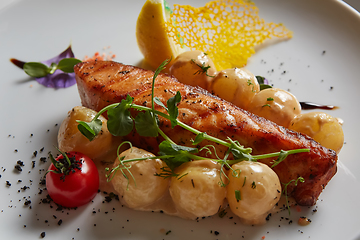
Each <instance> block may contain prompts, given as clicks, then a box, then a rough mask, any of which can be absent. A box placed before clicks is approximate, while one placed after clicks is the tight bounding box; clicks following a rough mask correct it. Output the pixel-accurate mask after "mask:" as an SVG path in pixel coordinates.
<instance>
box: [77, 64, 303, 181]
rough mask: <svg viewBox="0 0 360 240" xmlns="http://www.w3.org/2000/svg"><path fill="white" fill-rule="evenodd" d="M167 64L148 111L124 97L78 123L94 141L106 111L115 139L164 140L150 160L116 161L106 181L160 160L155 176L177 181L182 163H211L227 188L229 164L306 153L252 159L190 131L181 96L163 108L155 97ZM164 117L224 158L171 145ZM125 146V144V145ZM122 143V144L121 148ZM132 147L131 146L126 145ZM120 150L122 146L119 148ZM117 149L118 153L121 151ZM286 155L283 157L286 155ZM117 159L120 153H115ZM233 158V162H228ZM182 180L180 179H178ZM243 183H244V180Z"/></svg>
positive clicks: (238, 148) (231, 144)
mask: <svg viewBox="0 0 360 240" xmlns="http://www.w3.org/2000/svg"><path fill="white" fill-rule="evenodd" d="M168 62H169V60H166V61H164V62H163V63H162V64H161V65H160V67H159V68H158V69H157V70H156V71H155V74H154V77H153V81H152V102H151V108H149V107H146V106H142V105H137V104H134V103H133V98H132V97H131V96H129V95H128V96H127V97H126V99H123V100H122V101H121V102H120V103H115V104H111V105H109V106H107V107H105V108H103V109H102V110H100V111H99V112H98V113H97V114H96V116H95V117H94V118H93V120H92V121H90V122H84V121H78V123H79V125H78V129H79V131H80V132H81V133H82V134H83V135H84V136H85V137H87V138H88V139H89V140H90V141H91V140H93V139H94V138H95V137H96V135H97V134H98V133H99V131H100V130H101V121H100V120H99V119H98V118H99V116H100V115H101V114H102V113H104V112H105V111H108V122H107V125H108V129H109V131H110V133H111V134H113V135H115V136H126V135H128V134H129V133H130V132H132V131H133V130H134V125H135V130H136V131H137V133H138V134H139V135H140V136H150V137H156V136H158V135H161V136H162V137H163V138H164V141H163V142H161V143H160V144H159V155H158V156H155V157H151V158H148V157H147V158H138V159H127V160H124V159H123V158H122V159H121V158H119V161H120V163H119V165H118V166H117V167H115V168H113V169H112V170H111V171H110V173H109V174H108V175H107V177H108V181H110V180H111V179H112V177H113V175H114V174H115V173H116V172H117V171H118V170H120V171H121V172H122V173H123V174H124V171H127V172H130V167H129V166H128V163H129V162H131V161H140V160H146V159H156V158H157V159H162V160H163V161H164V162H165V163H166V164H167V166H168V168H166V169H163V172H162V173H159V174H157V176H160V177H164V178H168V177H173V176H174V177H175V176H176V177H177V178H179V177H178V176H177V175H176V174H175V173H174V169H175V168H176V167H178V166H180V165H181V164H183V163H186V162H189V161H193V160H194V161H195V160H212V161H215V162H217V163H218V164H220V166H221V168H220V182H219V184H220V185H221V186H226V183H225V182H226V181H224V179H223V177H225V178H227V179H228V176H227V175H226V171H227V170H226V169H230V170H231V171H232V174H233V175H234V176H235V177H239V175H240V172H239V171H238V170H233V169H232V168H231V165H232V164H235V163H237V162H241V161H257V160H259V159H264V158H271V157H278V160H277V161H278V162H277V164H279V163H280V160H281V161H283V159H284V158H285V157H286V156H287V155H289V154H295V153H300V152H309V149H295V150H288V151H281V152H275V153H269V154H261V155H251V152H252V149H251V148H245V147H244V146H242V145H241V144H240V143H239V142H238V141H234V140H232V139H231V138H227V140H222V139H218V138H216V137H213V136H210V135H208V134H206V133H204V132H201V131H199V130H197V129H194V128H192V127H191V126H189V125H187V124H185V123H183V122H181V121H179V120H178V119H177V117H178V114H179V112H178V107H177V105H178V104H179V102H180V101H181V94H180V92H177V93H176V94H175V95H174V96H173V97H172V98H170V99H169V100H168V101H167V103H166V106H165V104H163V103H162V102H161V101H160V100H159V99H158V98H157V97H155V96H154V86H155V79H156V77H157V76H158V74H159V73H160V71H161V70H162V69H164V68H165V66H166V64H167V63H168ZM155 104H158V105H159V106H161V107H163V108H164V109H165V110H166V112H167V113H163V112H160V111H157V110H155ZM131 109H134V110H137V111H139V112H138V114H137V116H136V117H135V118H134V117H133V116H132V115H131V112H130V110H131ZM159 117H163V118H165V119H168V120H170V122H171V127H172V128H174V127H175V126H178V127H182V128H184V129H185V130H188V131H190V132H192V133H194V134H195V136H196V137H195V140H193V143H192V144H193V145H194V146H197V145H198V144H199V143H200V142H202V141H203V140H207V141H211V142H214V143H215V144H220V145H223V146H226V147H227V148H228V149H227V151H226V152H225V156H224V157H223V158H220V157H218V155H217V153H216V148H215V146H213V145H208V146H205V147H202V148H200V149H199V148H198V147H188V146H182V145H178V144H176V143H175V142H173V141H172V140H171V139H170V137H168V136H167V135H166V134H165V133H164V132H163V131H162V130H161V129H160V127H159V121H158V118H159ZM124 143H126V142H124ZM124 143H123V144H124ZM129 144H131V143H129ZM120 146H121V145H120ZM120 146H119V148H118V149H120ZM202 151H206V153H210V154H212V153H213V154H214V155H215V156H216V157H215V158H207V157H202V156H199V155H198V154H199V153H200V152H202ZM285 153H286V154H285ZM118 155H119V153H118ZM230 155H232V158H233V159H232V160H229V159H228V158H229V157H230ZM181 177H182V176H181ZM244 183H245V179H244Z"/></svg>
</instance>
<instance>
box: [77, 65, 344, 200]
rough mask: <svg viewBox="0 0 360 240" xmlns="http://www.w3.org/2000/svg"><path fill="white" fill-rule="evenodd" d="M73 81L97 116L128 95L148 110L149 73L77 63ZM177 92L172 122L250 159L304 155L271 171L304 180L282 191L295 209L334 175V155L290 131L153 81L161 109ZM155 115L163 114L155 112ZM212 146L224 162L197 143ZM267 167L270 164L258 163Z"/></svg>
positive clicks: (184, 141)
mask: <svg viewBox="0 0 360 240" xmlns="http://www.w3.org/2000/svg"><path fill="white" fill-rule="evenodd" d="M74 69H75V74H76V81H77V85H78V90H79V94H80V98H81V103H82V105H83V106H85V107H88V108H91V109H93V110H96V111H99V110H100V109H102V108H104V107H105V106H107V105H109V104H112V103H118V102H120V101H121V100H122V99H125V98H126V96H127V95H128V94H129V95H130V96H131V97H133V98H134V103H136V104H139V105H143V106H148V107H151V87H152V78H153V76H154V72H153V71H149V70H144V69H141V68H138V67H134V66H129V65H124V64H121V63H117V62H112V61H93V62H82V63H79V64H77V65H76V66H75V68H74ZM177 91H179V92H180V93H181V96H182V100H181V102H180V104H179V105H178V108H179V117H178V119H179V120H180V121H182V122H184V123H186V124H187V125H189V126H191V127H193V128H195V129H198V130H199V131H202V132H206V133H207V134H209V135H212V136H214V137H217V138H220V139H223V140H226V138H227V137H230V138H232V139H233V140H237V141H239V143H240V144H242V145H244V146H245V147H251V148H252V150H253V151H252V154H253V155H255V154H264V153H270V152H278V151H280V150H290V149H301V148H308V149H310V152H308V153H297V154H293V155H289V156H288V157H287V158H286V159H285V160H284V161H282V162H281V163H280V164H278V165H277V166H275V167H274V168H273V170H274V171H275V172H276V173H277V175H278V176H279V179H280V181H281V182H282V183H284V184H285V183H288V182H289V181H291V180H293V179H295V180H296V179H298V177H303V178H304V179H305V182H304V183H301V182H298V184H297V186H295V185H294V184H293V183H292V184H289V186H288V189H287V191H288V193H289V194H290V195H291V196H292V197H294V199H295V201H296V202H297V203H298V204H299V205H303V206H312V205H314V204H315V203H316V201H317V199H318V197H319V195H320V193H321V192H322V190H323V189H324V187H325V186H326V185H327V183H328V182H329V181H330V179H331V178H332V177H333V176H334V175H335V173H336V170H337V168H336V162H337V155H336V153H335V152H334V151H333V150H330V149H327V148H325V147H323V146H321V145H320V144H319V143H317V142H316V141H314V140H313V139H311V138H310V137H308V136H306V135H302V134H300V133H297V132H294V131H291V130H289V129H286V128H284V127H282V126H279V125H277V124H275V123H273V122H271V121H269V120H267V119H264V118H262V117H259V116H256V115H254V114H252V113H249V112H247V111H245V110H243V109H240V108H238V107H236V106H234V105H233V104H231V103H229V102H226V101H224V100H222V99H219V98H217V97H215V96H213V95H211V94H210V93H209V92H207V91H205V90H203V89H201V88H196V87H191V86H188V85H185V84H182V83H180V82H178V81H177V80H176V79H175V78H174V77H171V76H169V75H167V74H163V73H160V74H159V75H158V77H157V78H156V81H155V94H154V95H155V96H156V97H158V98H159V99H160V100H161V101H162V102H163V103H164V104H165V103H166V101H167V100H168V99H169V98H170V97H173V96H174V95H175V94H176V92H177ZM156 109H157V110H159V111H164V109H163V108H161V107H160V106H156ZM159 126H160V128H161V129H162V130H163V131H164V132H165V134H167V135H168V136H169V137H170V138H171V139H172V140H173V141H174V142H175V143H177V144H180V145H186V146H192V143H191V140H192V139H195V135H194V134H193V133H191V132H189V131H187V130H184V129H183V128H181V127H179V126H176V127H175V128H174V129H171V124H170V122H169V121H168V120H166V119H164V118H161V117H160V123H159ZM126 138H127V140H129V141H131V142H132V143H133V145H134V146H137V147H140V148H143V149H146V150H148V151H151V152H153V153H154V154H157V153H158V145H159V143H160V142H161V141H162V140H163V139H162V138H161V137H157V138H156V140H154V138H151V137H141V136H139V135H138V134H137V133H136V132H132V133H130V134H129V135H128V136H127V137H126ZM208 144H213V145H214V146H215V147H216V149H217V154H218V155H219V156H220V157H221V156H224V152H225V151H226V149H227V148H226V147H224V146H222V145H217V144H214V143H212V142H206V141H203V142H201V143H200V144H199V147H202V146H205V145H208ZM260 161H261V162H263V163H266V164H268V165H269V166H271V165H272V162H273V161H274V158H268V159H263V160H260Z"/></svg>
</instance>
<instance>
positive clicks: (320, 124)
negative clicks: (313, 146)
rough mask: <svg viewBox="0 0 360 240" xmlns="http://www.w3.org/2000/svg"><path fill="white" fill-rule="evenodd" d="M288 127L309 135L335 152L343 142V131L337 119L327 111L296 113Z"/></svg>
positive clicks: (338, 150)
mask: <svg viewBox="0 0 360 240" xmlns="http://www.w3.org/2000/svg"><path fill="white" fill-rule="evenodd" d="M289 128H290V129H291V130H294V131H297V132H301V133H303V134H306V135H308V136H310V137H311V138H313V139H314V140H315V141H317V142H319V143H320V144H321V145H323V146H324V147H327V148H330V149H332V150H334V151H335V152H337V153H339V152H340V150H341V148H342V146H343V144H344V133H343V130H342V127H341V125H340V123H339V121H338V120H337V119H336V118H334V117H332V116H330V115H329V114H327V113H323V112H309V113H304V114H301V115H298V116H297V117H295V118H294V119H293V120H292V121H291V123H290V127H289Z"/></svg>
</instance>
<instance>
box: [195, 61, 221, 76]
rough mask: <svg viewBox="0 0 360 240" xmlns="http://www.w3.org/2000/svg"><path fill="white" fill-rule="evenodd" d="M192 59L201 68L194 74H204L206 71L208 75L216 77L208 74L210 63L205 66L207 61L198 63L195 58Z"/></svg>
mask: <svg viewBox="0 0 360 240" xmlns="http://www.w3.org/2000/svg"><path fill="white" fill-rule="evenodd" d="M191 61H192V62H193V63H195V64H196V65H197V66H198V67H199V68H200V70H199V71H197V72H195V73H194V75H196V74H204V73H205V75H206V76H208V77H215V76H211V75H208V72H207V71H208V70H209V69H210V68H211V66H210V65H207V66H205V62H203V63H202V64H201V65H200V64H198V63H196V62H195V59H191Z"/></svg>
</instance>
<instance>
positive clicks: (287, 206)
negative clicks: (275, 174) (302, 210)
mask: <svg viewBox="0 0 360 240" xmlns="http://www.w3.org/2000/svg"><path fill="white" fill-rule="evenodd" d="M292 182H294V185H295V186H297V185H298V182H302V183H303V182H305V179H304V178H303V177H298V178H297V179H292V180H290V181H289V182H288V183H282V184H283V185H284V189H283V190H282V194H284V195H285V201H286V208H287V209H288V211H289V215H290V205H289V199H288V191H287V187H288V186H289V185H290V183H292Z"/></svg>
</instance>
